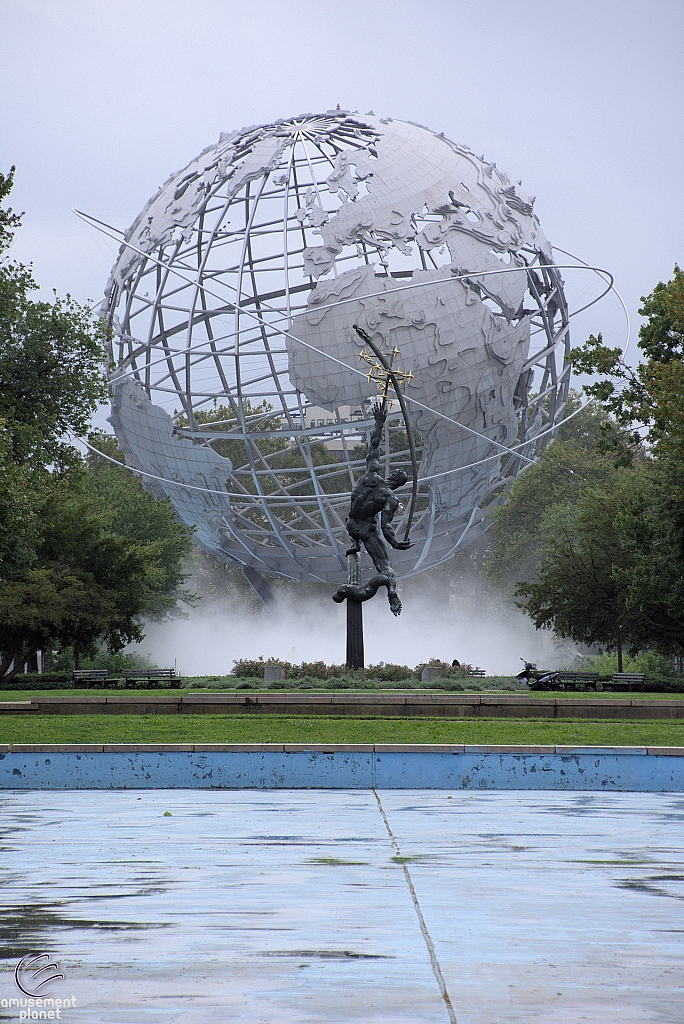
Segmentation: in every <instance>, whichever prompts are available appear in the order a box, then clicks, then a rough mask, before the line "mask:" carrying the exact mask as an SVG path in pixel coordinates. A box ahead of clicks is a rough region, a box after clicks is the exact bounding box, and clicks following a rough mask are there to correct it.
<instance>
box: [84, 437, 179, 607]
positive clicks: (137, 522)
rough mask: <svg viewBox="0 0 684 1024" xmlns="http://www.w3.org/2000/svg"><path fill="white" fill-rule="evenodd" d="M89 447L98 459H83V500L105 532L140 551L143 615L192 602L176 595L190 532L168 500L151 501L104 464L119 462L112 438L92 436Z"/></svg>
mask: <svg viewBox="0 0 684 1024" xmlns="http://www.w3.org/2000/svg"><path fill="white" fill-rule="evenodd" d="M90 442H91V444H92V447H93V448H95V449H97V451H98V452H102V456H100V455H98V454H96V453H95V452H92V451H91V452H90V453H89V455H88V457H87V459H86V465H87V472H86V473H85V475H84V478H83V491H84V495H85V497H86V498H87V500H88V503H89V505H90V507H91V508H92V509H93V511H94V512H96V513H98V514H99V516H100V518H101V520H102V521H103V522H104V523H105V524H106V526H107V529H108V531H109V532H110V533H112V534H114V535H115V536H117V537H121V538H128V539H129V540H134V541H136V542H137V544H138V545H139V546H140V547H141V549H142V550H143V551H144V552H145V556H146V559H147V564H148V578H147V583H146V588H147V596H146V606H145V614H146V615H147V616H148V617H158V616H159V615H162V614H164V613H165V612H168V611H169V610H170V609H172V608H174V607H175V605H176V603H177V601H178V598H179V597H181V598H182V599H183V600H184V601H190V600H192V598H191V596H190V595H189V594H188V593H187V592H185V591H182V590H181V588H182V586H183V584H184V582H185V581H186V580H187V578H188V573H187V571H186V569H185V562H186V560H187V558H188V556H189V555H190V553H191V551H192V546H193V545H192V534H193V531H192V529H191V528H190V527H188V526H185V524H184V523H181V522H180V521H179V519H178V517H177V516H176V513H175V511H174V508H173V505H172V504H171V499H170V498H164V499H162V500H157V499H156V498H153V497H152V495H151V494H148V493H147V491H146V490H145V489H144V487H143V485H142V483H141V481H140V478H139V477H137V476H135V475H134V474H133V473H131V472H130V471H129V470H127V469H125V468H124V466H123V465H116V464H115V463H113V462H111V461H109V460H110V459H114V460H115V462H116V463H122V462H123V456H122V453H121V452H120V450H119V449H118V447H117V444H116V440H115V438H113V437H108V436H106V435H104V434H94V435H91V437H90Z"/></svg>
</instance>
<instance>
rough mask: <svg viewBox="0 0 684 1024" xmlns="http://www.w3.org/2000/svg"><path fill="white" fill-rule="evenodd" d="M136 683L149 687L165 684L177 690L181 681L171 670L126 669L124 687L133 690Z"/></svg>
mask: <svg viewBox="0 0 684 1024" xmlns="http://www.w3.org/2000/svg"><path fill="white" fill-rule="evenodd" d="M136 683H147V685H148V686H149V687H157V686H161V685H163V684H164V683H166V684H167V685H168V686H172V687H176V688H177V687H179V686H180V685H181V679H180V676H177V675H176V673H175V671H174V669H172V668H135V669H133V668H127V669H126V670H125V671H124V684H125V686H126V687H128V688H131V687H133V688H135V685H136Z"/></svg>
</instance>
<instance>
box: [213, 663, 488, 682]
mask: <svg viewBox="0 0 684 1024" xmlns="http://www.w3.org/2000/svg"><path fill="white" fill-rule="evenodd" d="M233 664H234V668H233V675H235V676H238V678H241V679H263V678H264V670H265V668H266V666H267V665H268V666H275V667H277V668H282V670H283V672H284V673H285V679H341V678H343V677H348V676H349V675H350V672H349V669H348V668H347V667H346V666H345V665H326V664H325V662H323V661H313V662H302V664H301V665H293V664H292V663H291V662H289V661H281V660H280V659H279V658H269V659H268V660H267V661H264V659H263V658H258V659H248V658H241V659H240V660H239V661H235V662H234V663H233ZM428 667H430V668H440V669H441V670H442V679H465V678H468V677H469V675H470V673H471V671H472V666H471V665H458V666H453V665H448V664H447V663H446V662H444V661H439V660H438V659H436V658H433V659H432V660H431V661H429V662H422V663H421V664H420V665H416V667H415V668H409V667H408V665H369V666H368V668H363V669H358V670H357V671H355V672H354V673H353V678H354V679H355V680H356V682H357V683H358V682H360V681H361V680H377V681H379V682H381V683H398V682H402V681H403V680H406V679H413V680H416V679H420V677H421V674H422V671H423V669H424V668H428Z"/></svg>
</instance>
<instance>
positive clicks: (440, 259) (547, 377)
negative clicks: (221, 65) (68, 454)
mask: <svg viewBox="0 0 684 1024" xmlns="http://www.w3.org/2000/svg"><path fill="white" fill-rule="evenodd" d="M533 203H534V199H533V198H530V197H529V196H527V195H526V194H525V193H524V192H523V191H522V189H521V188H520V185H519V183H515V182H512V181H510V180H509V179H508V178H507V177H506V175H505V174H503V173H502V172H501V171H499V170H498V169H497V167H496V165H495V164H493V163H488V162H487V161H486V160H485V159H484V158H483V157H476V156H474V155H473V153H471V152H470V150H468V149H467V148H466V147H465V146H461V145H458V144H456V143H454V142H451V141H449V139H447V138H445V137H444V136H443V135H441V134H439V135H438V134H435V133H434V132H432V131H429V130H428V129H427V128H424V127H421V126H420V125H415V124H411V123H408V122H404V121H393V120H392V119H391V118H378V117H376V116H375V115H374V114H372V113H369V114H365V115H363V116H361V115H358V114H356V113H350V112H348V111H344V110H333V111H327V112H326V113H324V114H304V115H302V116H301V117H294V118H290V119H286V120H282V121H276V122H274V123H273V124H266V125H256V126H253V127H251V128H243V129H242V130H240V131H235V132H231V133H229V134H227V135H221V137H220V139H219V141H218V143H217V144H216V145H214V146H210V147H209V148H208V149H205V150H204V152H203V153H202V154H201V155H200V156H199V157H198V158H197V159H196V160H193V161H192V163H190V164H188V166H187V167H186V168H185V169H184V170H182V171H180V172H179V173H178V174H174V175H172V176H171V177H170V178H169V179H168V180H167V181H166V183H165V184H164V185H163V186H162V187H161V189H160V190H159V192H158V193H157V194H156V195H155V196H154V198H152V199H151V200H150V201H149V203H148V204H147V205H146V206H145V208H144V209H143V211H142V213H141V214H140V215H139V217H138V218H137V219H136V220H135V221H134V223H133V225H132V226H131V228H130V229H129V230H128V231H127V232H126V235H125V243H124V244H123V245H122V247H121V250H120V253H119V257H118V259H117V262H116V264H115V266H114V268H113V270H112V275H111V278H110V280H109V283H108V285H107V289H106V296H105V300H104V304H103V309H104V311H105V313H106V315H107V316H108V318H109V322H110V324H111V326H112V329H113V342H112V345H113V348H112V363H113V365H114V367H115V369H114V371H113V372H112V376H111V395H112V409H113V411H112V418H111V422H112V424H113V426H114V429H115V432H116V435H117V438H118V440H119V444H120V446H121V448H122V450H123V451H124V453H125V456H126V461H127V463H128V465H129V466H130V467H132V468H133V469H135V470H136V471H138V472H140V473H141V474H142V477H143V480H144V481H145V484H146V486H147V487H148V488H149V489H150V490H151V491H152V492H153V493H154V494H156V495H158V496H160V497H161V496H166V495H168V496H169V497H170V498H171V501H172V502H173V504H174V506H175V508H176V510H177V512H178V515H179V516H180V518H181V519H182V520H183V521H184V522H186V523H188V524H190V525H192V526H194V527H196V534H195V539H196V540H197V542H198V543H199V544H200V545H201V547H203V548H204V549H205V550H207V551H209V552H212V553H213V554H214V555H216V556H217V557H218V558H220V559H222V560H223V561H225V562H229V563H233V564H236V565H242V566H244V567H248V568H249V567H251V568H253V569H257V570H265V571H267V572H273V573H278V574H281V575H283V576H286V577H289V578H293V579H298V580H319V581H327V582H330V583H333V582H334V583H339V582H340V581H341V580H342V579H343V578H344V574H345V571H346V563H345V557H344V552H345V549H346V547H347V545H348V537H347V535H346V532H345V525H344V524H345V517H346V514H347V510H348V505H349V492H350V491H351V488H352V487H353V485H354V483H355V481H356V480H357V479H358V476H359V474H360V473H362V472H363V470H364V460H365V446H366V438H367V437H368V432H369V430H370V428H371V427H372V424H373V417H372V410H371V403H372V399H373V396H374V394H375V393H376V390H377V389H376V386H375V385H374V384H373V383H372V382H369V380H368V366H367V365H366V364H365V363H364V362H362V361H360V360H359V354H360V352H361V349H362V342H361V340H360V338H359V337H358V336H357V334H356V333H355V331H354V330H353V327H352V325H353V324H355V323H356V324H359V325H360V326H361V327H363V328H364V329H365V331H366V332H368V333H369V334H370V335H371V336H372V337H373V338H374V340H375V342H376V344H377V345H378V347H380V348H381V350H383V351H385V352H391V351H393V350H394V349H395V348H396V349H398V352H399V354H398V356H396V357H395V358H396V360H397V362H396V365H399V366H400V367H401V369H402V370H403V371H405V372H406V373H408V372H409V371H410V372H411V373H412V378H411V379H410V381H409V382H408V384H407V386H406V388H405V392H404V393H405V397H406V404H407V408H408V409H409V413H410V419H411V429H412V431H413V432H414V438H415V441H416V445H417V450H418V454H419V459H420V473H419V478H420V487H419V492H418V501H417V505H416V519H415V525H414V527H413V530H412V539H413V541H414V542H415V543H414V546H413V547H412V548H411V549H410V550H408V551H403V552H395V553H394V555H393V564H394V566H395V570H396V573H397V576H398V577H402V576H406V575H410V574H412V573H416V572H419V571H421V570H423V569H427V568H429V567H431V566H434V565H436V564H438V563H439V562H442V561H444V560H445V559H447V558H449V557H450V556H451V555H453V554H454V552H455V551H457V550H458V549H459V548H461V547H463V546H464V545H465V544H466V543H468V542H469V541H470V540H472V539H473V538H474V537H476V536H478V535H479V534H480V533H481V532H482V531H483V530H484V529H485V528H486V525H487V515H488V512H489V510H490V509H491V508H492V506H493V505H494V504H495V503H496V502H497V501H500V500H501V498H502V494H503V491H504V489H505V484H506V483H507V482H508V481H510V480H511V479H512V478H513V477H514V476H515V475H516V474H517V473H518V472H519V471H520V470H521V469H522V468H523V467H524V466H525V465H527V464H529V462H530V461H531V460H532V459H533V458H534V456H535V453H538V451H539V450H540V449H541V447H543V446H544V445H545V444H547V443H548V442H549V440H550V439H551V438H552V437H553V435H554V433H555V431H556V430H557V428H558V426H559V425H560V423H561V421H562V419H563V416H564V413H565V409H566V403H567V397H568V388H569V382H570V365H569V363H568V359H567V355H568V352H569V347H570V339H569V332H568V310H567V304H566V301H565V297H564V294H563V282H562V279H561V276H560V273H559V271H558V269H557V268H556V267H555V266H554V261H553V257H552V252H551V247H550V245H549V243H548V242H547V240H546V238H545V237H544V235H543V233H542V231H541V228H540V226H539V221H538V220H537V217H536V216H535V214H534V212H533ZM384 451H385V469H386V475H388V474H389V472H391V470H392V469H394V468H398V467H401V468H404V469H405V470H406V471H407V472H408V474H409V476H410V474H411V465H410V461H409V453H408V444H407V433H406V424H405V423H404V420H403V418H402V415H401V412H400V409H399V406H398V405H397V404H396V403H395V404H394V406H393V407H392V410H391V412H390V415H389V416H388V423H387V427H386V431H385V439H384ZM407 490H408V488H407ZM406 504H408V500H407V499H406ZM400 513H401V514H399V513H398V514H397V517H396V518H395V527H396V529H397V534H399V531H400V530H401V526H402V522H401V515H403V516H404V517H406V515H407V510H406V509H404V510H403V512H401V509H400ZM369 570H370V571H372V568H371V567H370V566H369Z"/></svg>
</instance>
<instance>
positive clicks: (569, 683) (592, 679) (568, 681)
mask: <svg viewBox="0 0 684 1024" xmlns="http://www.w3.org/2000/svg"><path fill="white" fill-rule="evenodd" d="M551 674H552V673H551V672H550V671H549V672H542V671H541V670H540V671H538V675H540V676H542V678H541V679H535V680H534V681H531V682H530V683H529V688H530V690H578V689H579V690H595V689H596V687H597V684H598V672H559V673H558V675H557V677H556V678H555V679H544V678H543V676H545V675H551Z"/></svg>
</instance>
